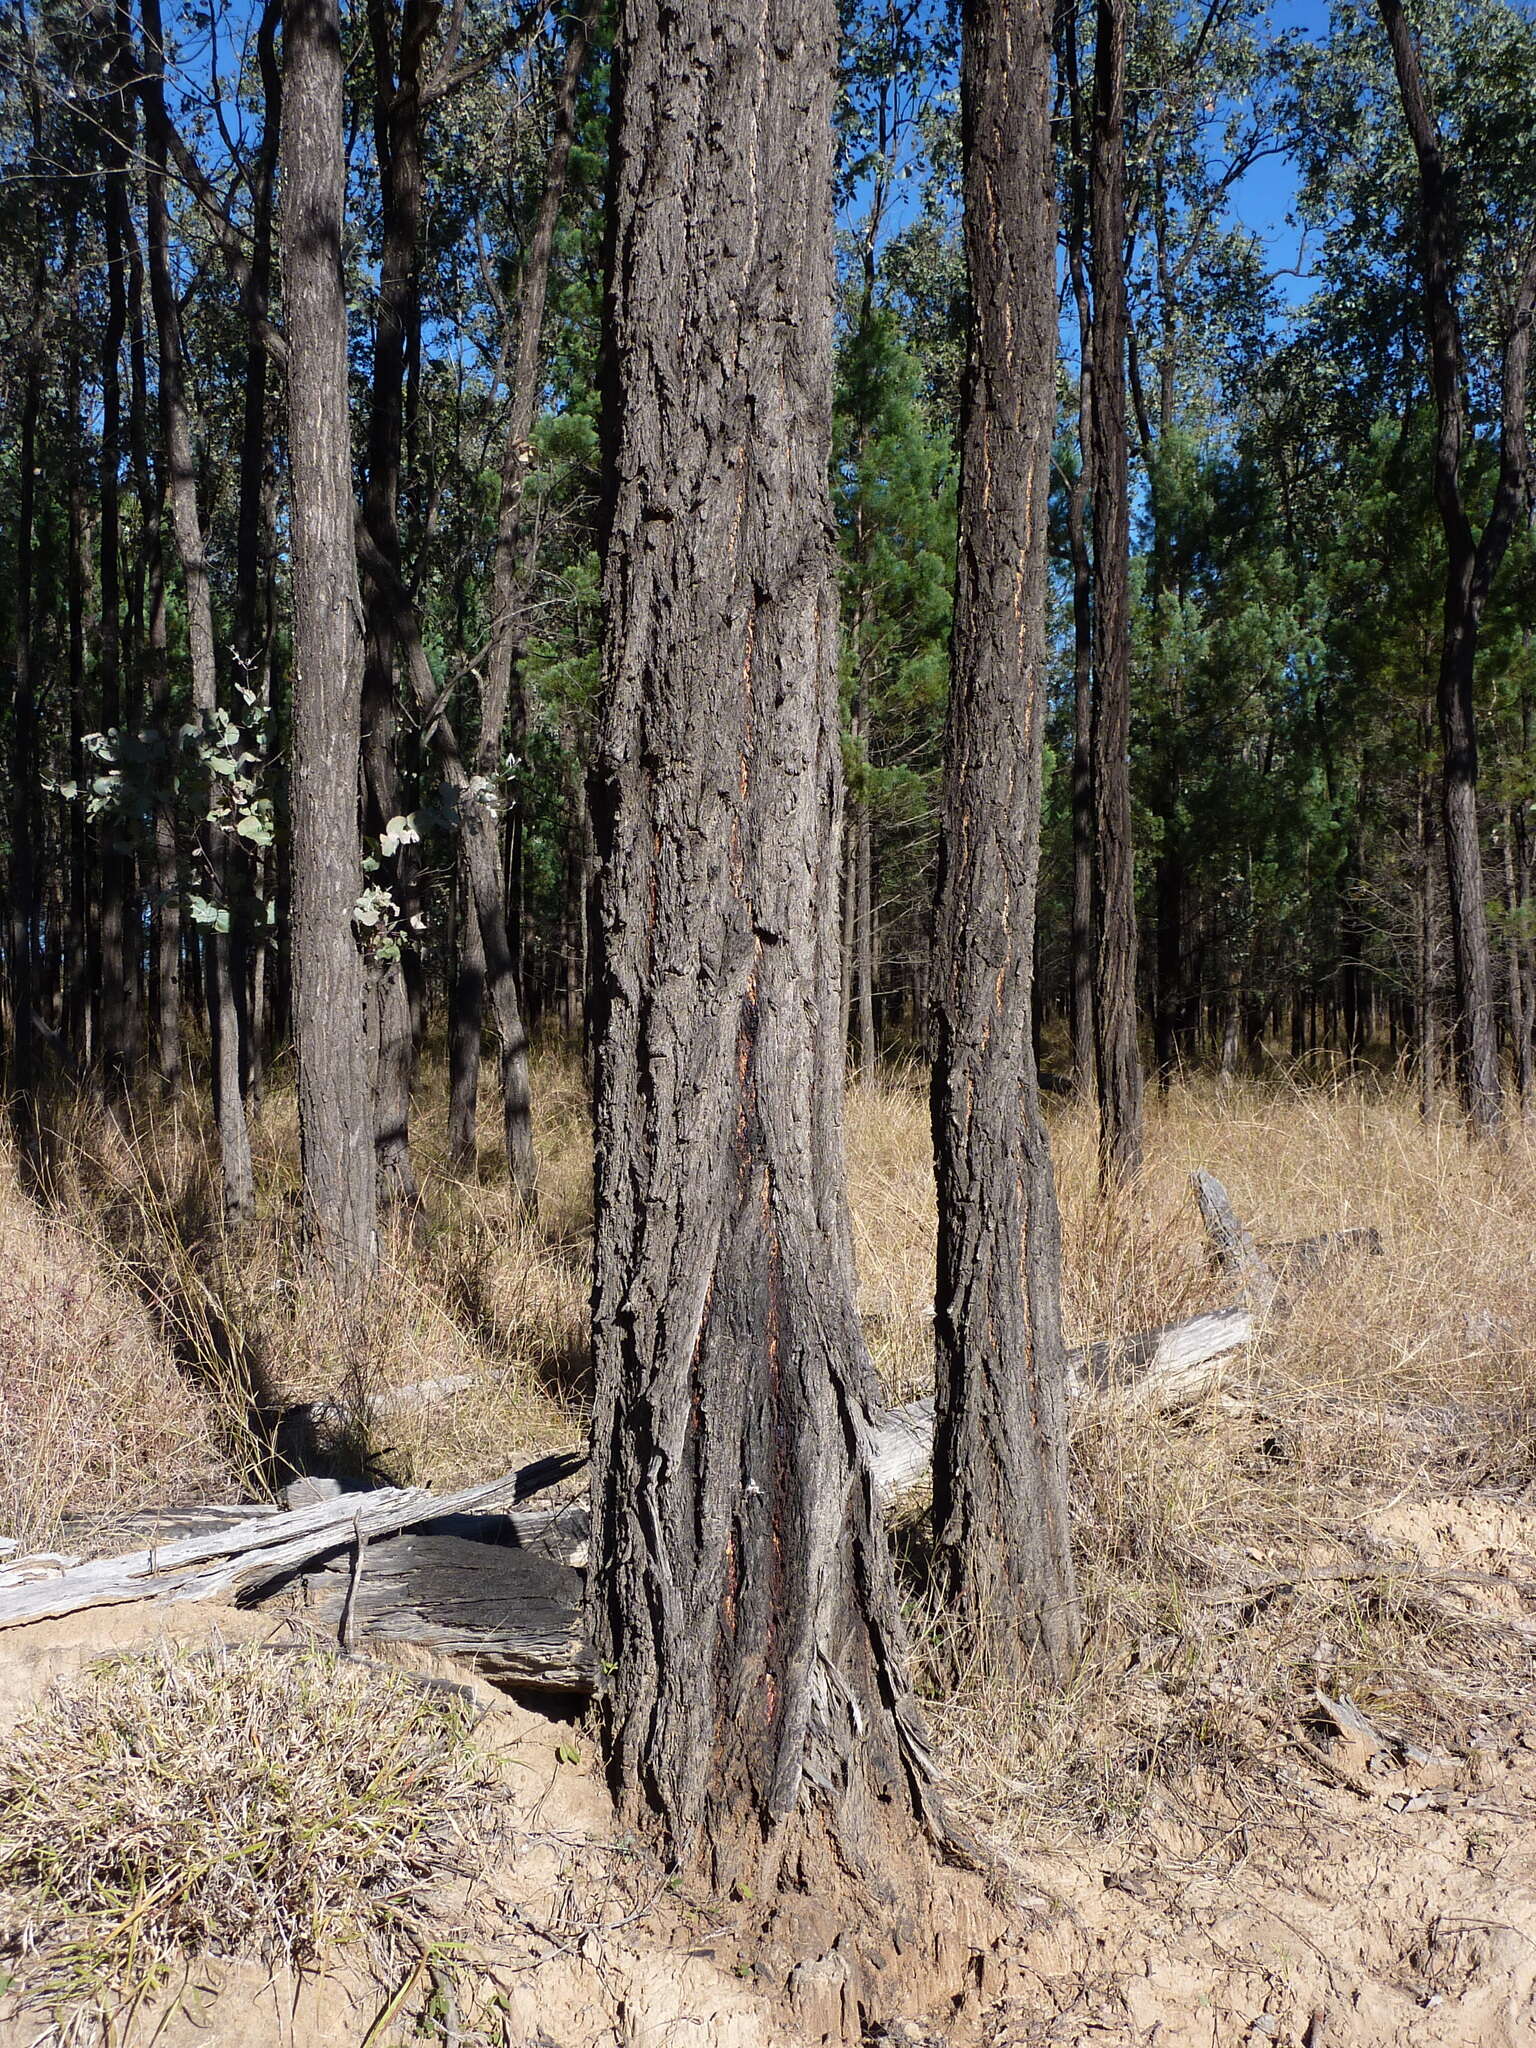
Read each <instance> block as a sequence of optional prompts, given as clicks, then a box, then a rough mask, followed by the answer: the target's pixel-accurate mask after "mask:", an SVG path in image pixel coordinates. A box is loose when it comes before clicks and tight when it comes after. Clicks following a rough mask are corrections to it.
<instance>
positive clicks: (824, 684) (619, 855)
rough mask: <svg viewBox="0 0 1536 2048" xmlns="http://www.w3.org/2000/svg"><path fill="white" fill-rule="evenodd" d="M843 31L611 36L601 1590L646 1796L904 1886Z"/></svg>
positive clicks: (608, 1660)
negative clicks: (857, 771)
mask: <svg viewBox="0 0 1536 2048" xmlns="http://www.w3.org/2000/svg"><path fill="white" fill-rule="evenodd" d="M836 36H837V19H836V14H835V12H834V10H833V8H832V7H831V5H830V4H829V0H765V7H764V10H763V12H761V13H759V12H757V11H755V10H748V11H746V12H744V13H741V12H734V11H730V10H727V11H724V12H722V11H721V10H720V9H718V8H715V7H712V6H709V5H708V4H706V0H676V4H671V0H669V4H668V5H667V6H665V7H664V6H662V5H661V4H660V0H624V4H623V6H622V7H621V10H620V17H619V24H618V32H617V42H616V61H617V66H618V72H619V78H620V89H619V93H618V96H617V100H616V106H615V130H614V138H613V152H614V153H613V201H612V204H613V208H614V213H613V227H612V234H611V237H610V250H611V257H610V262H611V272H610V278H609V291H608V320H609V333H608V344H609V355H608V360H609V365H610V374H609V384H608V389H607V410H606V415H605V420H606V436H607V439H606V450H605V453H606V477H607V491H608V497H607V505H606V534H605V560H604V587H605V594H606V599H607V608H608V619H607V630H606V638H605V646H604V702H603V714H602V721H601V732H600V741H599V748H598V754H597V759H596V763H595V766H594V769H593V775H592V808H593V816H594V820H595V823H596V828H597V837H598V845H599V850H600V853H601V855H602V857H603V868H602V889H601V918H600V927H599V947H598V962H597V973H596V983H595V996H594V1001H595V1005H596V1013H597V1014H596V1025H597V1028H596V1031H595V1034H594V1035H595V1041H596V1046H597V1077H596V1104H597V1179H596V1196H597V1206H596V1273H595V1280H594V1291H593V1344H594V1352H595V1362H596V1372H597V1396H596V1404H595V1412H594V1416H593V1429H592V1447H593V1448H592V1459H593V1464H592V1504H593V1539H592V1559H593V1568H594V1578H595V1584H594V1589H593V1600H592V1626H593V1634H594V1638H595V1647H596V1650H597V1655H598V1659H599V1663H600V1668H601V1670H602V1672H603V1674H604V1675H603V1685H602V1697H601V1703H600V1714H601V1725H602V1736H603V1744H604V1749H605V1753H606V1756H607V1759H608V1766H609V1774H610V1778H611V1782H612V1785H613V1789H614V1792H615V1794H616V1796H617V1799H618V1803H619V1808H620V1812H621V1814H622V1815H623V1816H624V1817H625V1819H626V1820H627V1821H628V1822H629V1823H631V1824H633V1825H637V1826H639V1827H641V1828H643V1829H645V1831H646V1832H648V1833H654V1835H656V1836H657V1837H659V1841H660V1846H661V1848H662V1850H663V1853H664V1854H665V1855H666V1856H667V1858H668V1860H669V1861H671V1862H673V1863H675V1864H676V1865H677V1866H679V1867H681V1868H684V1869H690V1870H694V1871H699V1872H701V1873H702V1874H703V1876H704V1877H705V1878H706V1879H707V1880H708V1881H711V1882H712V1883H713V1884H714V1885H715V1886H716V1887H717V1888H720V1889H727V1888H729V1887H730V1886H731V1885H732V1884H736V1885H739V1886H741V1887H742V1888H744V1889H746V1888H752V1889H753V1890H754V1892H755V1893H763V1894H771V1893H772V1892H774V1891H775V1890H777V1889H780V1888H812V1887H815V1888H824V1889H826V1890H827V1891H831V1890H832V1889H833V1888H835V1887H838V1886H839V1885H840V1882H841V1879H842V1874H843V1873H844V1872H846V1871H849V1870H852V1871H855V1872H858V1873H859V1874H860V1877H861V1881H862V1882H864V1883H866V1884H867V1883H869V1882H874V1883H875V1884H877V1885H878V1886H880V1887H881V1888H882V1890H883V1889H884V1887H886V1886H888V1885H889V1884H890V1883H891V1881H892V1880H893V1878H895V1877H896V1876H897V1874H898V1873H899V1874H900V1876H901V1878H902V1880H903V1881H904V1882H906V1883H908V1884H909V1885H910V1884H912V1883H913V1882H914V1881H915V1880H916V1878H917V1875H918V1873H919V1872H920V1871H922V1870H925V1869H926V1868H927V1852H926V1849H925V1848H924V1845H923V1843H922V1840H921V1834H920V1823H921V1821H922V1820H924V1819H927V1820H928V1821H929V1822H930V1824H931V1825H937V1820H938V1816H937V1811H936V1809H935V1808H934V1805H933V1794H932V1789H931V1785H930V1783H929V1769H928V1765H927V1762H926V1759H925V1750H924V1744H923V1739H922V1737H921V1734H920V1732H919V1728H918V1723H917V1719H916V1713H915V1708H914V1706H913V1702H912V1698H911V1694H910V1691H909V1688H908V1684H907V1680H906V1677H905V1674H904V1671H903V1668H902V1636H903V1632H902V1627H901V1621H900V1615H899V1611H898V1608H897V1604H896V1598H895V1586H894V1581H893V1577H892V1569H891V1563H890V1557H889V1553H888V1549H887V1545H886V1540H885V1537H884V1534H883V1531H882V1529H881V1526H880V1517H879V1512H878V1508H877V1505H876V1500H875V1495H874V1491H873V1486H872V1483H871V1479H870V1473H869V1463H868V1456H869V1451H868V1446H869V1432H870V1428H871V1422H872V1416H873V1412H874V1408H875V1406H876V1393H875V1387H874V1380H873V1373H872V1370H871V1367H870V1364H869V1360H868V1355H867V1353H866V1351H865V1348H864V1343H863V1339H862V1336H861V1334H860V1329H859V1321H858V1315H857V1311H856V1308H855V1303H854V1293H853V1272H852V1255H851V1231H850V1225H849V1219H848V1212H847V1195H846V1177H845V1171H844V1163H843V1150H842V1112H841V1099H842V1088H843V1060H842V1057H841V1048H840V1047H839V1045H838V1043H837V1024H838V964H837V963H838V935H837V928H836V927H837V919H836V891H835V888H834V878H835V876H836V874H837V859H836V849H837V834H838V829H839V824H840V814H841V784H842V777H841V737H840V732H839V716H838V688H837V646H836V633H837V595H836V588H835V582H834V576H833V561H832V552H831V545H830V542H831V534H832V515H831V506H830V503H829V495H828V484H827V463H828V455H829V445H830V418H831V404H832V280H833V272H832V239H831V177H832V148H831V126H830V119H831V110H832V99H833V86H834V79H835V47H836ZM885 1895H886V1896H889V1893H886V1894H885Z"/></svg>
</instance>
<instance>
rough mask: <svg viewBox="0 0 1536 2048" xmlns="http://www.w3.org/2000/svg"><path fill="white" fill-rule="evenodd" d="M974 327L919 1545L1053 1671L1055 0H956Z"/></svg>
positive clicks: (1044, 1671)
mask: <svg viewBox="0 0 1536 2048" xmlns="http://www.w3.org/2000/svg"><path fill="white" fill-rule="evenodd" d="M963 22H964V45H963V57H962V68H961V107H962V137H963V149H964V166H965V169H964V176H965V240H966V259H967V272H968V276H969V281H970V304H971V336H970V350H969V361H968V368H967V378H966V391H965V399H964V407H963V414H962V427H961V458H960V465H961V466H960V499H959V563H958V573H957V578H956V585H955V629H954V641H953V648H952V654H951V670H950V695H949V720H948V728H947V732H946V739H945V783H944V807H943V818H942V825H941V834H940V848H939V882H938V896H937V905H936V911H935V919H934V990H935V996H934V1005H933V1029H934V1047H935V1059H934V1068H933V1136H934V1158H935V1167H936V1173H937V1181H938V1209H939V1251H938V1291H937V1301H936V1320H935V1335H936V1340H937V1361H938V1372H937V1405H936V1410H935V1436H934V1471H933V1527H934V1564H935V1570H936V1574H937V1579H938V1584H939V1588H940V1592H941V1597H942V1599H943V1601H944V1606H945V1610H946V1613H947V1615H948V1618H949V1621H950V1623H951V1625H952V1627H953V1631H954V1635H953V1640H952V1642H951V1644H950V1646H949V1654H950V1657H951V1661H952V1662H954V1663H955V1664H956V1666H957V1668H964V1666H965V1665H966V1664H967V1663H969V1662H970V1661H971V1660H972V1659H974V1658H976V1657H977V1656H978V1655H979V1656H980V1657H981V1659H982V1660H983V1661H984V1663H985V1664H986V1666H987V1667H988V1668H989V1669H991V1670H994V1671H996V1672H998V1673H1000V1674H1006V1675H1008V1676H1010V1677H1019V1676H1022V1675H1024V1674H1026V1673H1030V1672H1032V1673H1033V1674H1034V1675H1036V1676H1045V1677H1061V1676H1064V1675H1065V1673H1066V1671H1067V1670H1068V1668H1069V1667H1070V1666H1071V1664H1072V1662H1073V1661H1074V1659H1075V1657H1076V1654H1077V1649H1078V1642H1079V1625H1078V1614H1077V1600H1076V1592H1075V1587H1074V1581H1073V1571H1072V1551H1071V1540H1070V1527H1069V1520H1068V1509H1067V1470H1066V1397H1065V1390H1064V1386H1063V1368H1064V1351H1063V1342H1062V1330H1061V1228H1060V1222H1059V1218H1058V1215H1057V1209H1056V1183H1055V1176H1054V1173H1053V1171H1052V1166H1051V1153H1050V1144H1049V1141H1048V1139H1047V1137H1046V1131H1045V1124H1044V1121H1043V1120H1042V1118H1041V1114H1040V1091H1039V1085H1038V1081H1037V1077H1036V1070H1035V1055H1034V1048H1033V1043H1032V1033H1031V1028H1030V1026H1031V1015H1032V1010H1033V1004H1034V989H1033V986H1032V982H1033V965H1034V962H1033V955H1034V934H1035V891H1036V881H1037V877H1038V871H1039V864H1040V824H1041V815H1040V814H1041V763H1042V749H1043V745H1044V728H1045V714H1046V689H1047V670H1048V663H1049V650H1048V646H1047V602H1048V592H1047V561H1046V541H1047V503H1048V493H1049V481H1050V459H1051V443H1052V439H1053V437H1054V431H1055V424H1056V299H1055V290H1054V264H1053V254H1054V249H1055V239H1056V209H1055V206H1054V204H1053V199H1052V173H1053V152H1052V147H1051V118H1050V117H1051V66H1050V49H1051V15H1050V10H1049V7H1048V6H1047V5H1046V0H1025V4H1024V5H1022V6H1017V5H1012V4H1010V0H969V4H968V5H967V7H966V10H965V13H964V17H963Z"/></svg>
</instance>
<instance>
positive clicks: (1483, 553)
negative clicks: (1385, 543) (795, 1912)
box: [1378, 0, 1536, 1136]
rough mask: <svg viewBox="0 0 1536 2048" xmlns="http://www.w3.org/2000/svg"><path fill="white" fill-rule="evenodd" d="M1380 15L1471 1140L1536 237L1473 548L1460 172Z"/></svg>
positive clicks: (1489, 1067)
mask: <svg viewBox="0 0 1536 2048" xmlns="http://www.w3.org/2000/svg"><path fill="white" fill-rule="evenodd" d="M1378 4H1379V6H1380V10H1381V18H1382V21H1383V23H1384V25H1385V27H1386V31H1387V40H1388V43H1389V44H1390V46H1391V50H1392V62H1393V67H1394V69H1395V70H1396V73H1397V84H1398V94H1399V97H1400V98H1401V100H1402V105H1403V114H1404V118H1405V120H1406V123H1407V128H1408V134H1409V138H1410V140H1411V141H1412V143H1413V148H1414V154H1415V156H1416V158H1417V160H1418V171H1419V203H1420V237H1421V251H1420V253H1421V259H1422V266H1423V274H1424V323H1425V329H1426V333H1427V336H1428V347H1429V369H1430V382H1431V385H1432V387H1433V389H1434V394H1435V452H1434V488H1435V502H1436V504H1437V506H1438V507H1439V511H1440V521H1441V525H1442V527H1443V528H1444V531H1445V541H1446V573H1445V598H1444V605H1443V610H1442V634H1441V648H1440V674H1439V685H1438V691H1437V707H1438V711H1439V719H1440V738H1441V745H1442V749H1443V753H1444V775H1443V781H1442V786H1441V813H1442V818H1443V821H1444V826H1445V865H1446V882H1447V910H1448V913H1449V920H1450V928H1451V948H1452V954H1453V957H1454V960H1455V967H1456V1027H1457V1032H1456V1035H1457V1042H1458V1052H1459V1062H1458V1064H1459V1071H1460V1080H1461V1094H1462V1100H1463V1103H1464V1105H1465V1107H1466V1111H1467V1115H1468V1117H1469V1119H1470V1121H1471V1123H1472V1126H1473V1128H1474V1130H1476V1131H1478V1132H1480V1133H1481V1134H1483V1135H1484V1136H1488V1135H1491V1134H1492V1133H1493V1132H1495V1131H1496V1130H1497V1129H1498V1127H1499V1125H1500V1123H1501V1122H1502V1120H1503V1115H1504V1100H1503V1097H1504V1090H1503V1081H1502V1077H1501V1075H1500V1072H1499V1056H1498V1039H1497V1034H1496V1031H1495V1024H1494V1002H1493V959H1492V953H1491V949H1490V946H1489V941H1488V919H1487V906H1486V902H1485V899H1484V883H1483V852H1482V839H1481V835H1480V832H1479V830H1478V816H1477V712H1476V669H1477V643H1478V635H1479V632H1480V630H1481V627H1482V620H1483V613H1484V610H1485V609H1486V606H1487V602H1488V595H1489V592H1490V590H1491V589H1492V587H1493V582H1494V579H1495V577H1496V576H1497V574H1498V572H1499V569H1500V566H1501V565H1502V563H1503V559H1504V556H1505V553H1506V552H1507V550H1508V547H1509V543H1510V540H1511V538H1512V537H1513V535H1514V533H1515V530H1516V528H1517V526H1518V524H1519V523H1520V521H1521V519H1522V518H1523V517H1525V516H1526V515H1527V514H1528V513H1529V511H1530V508H1531V502H1532V494H1533V490H1536V476H1533V464H1532V458H1531V448H1530V442H1529V438H1528V434H1527V427H1526V416H1525V415H1526V387H1527V382H1528V378H1529V370H1530V357H1531V330H1532V323H1533V317H1536V239H1530V238H1528V245H1527V247H1526V250H1525V252H1524V255H1523V258H1522V259H1521V262H1520V267H1519V269H1518V272H1517V274H1516V276H1515V280H1514V290H1513V292H1512V294H1511V297H1510V304H1509V308H1508V328H1507V333H1506V340H1505V345H1504V360H1503V364H1502V367H1501V376H1500V389H1499V469H1498V477H1497V480H1496V482H1495V485H1494V494H1493V503H1492V506H1491V509H1490V511H1489V514H1488V518H1487V520H1486V522H1485V524H1484V527H1483V531H1482V534H1481V535H1480V536H1479V535H1476V534H1475V533H1474V531H1473V527H1472V521H1471V518H1470V516H1469V514H1468V511H1467V507H1466V501H1465V498H1464V496H1463V492H1462V462H1463V457H1464V454H1465V452H1466V447H1467V443H1468V440H1469V438H1470V435H1471V427H1470V423H1469V421H1468V417H1467V403H1466V368H1465V361H1464V357H1463V351H1462V337H1461V318H1460V314H1459V312H1458V310H1457V302H1456V300H1457V282H1458V277H1457V270H1458V250H1459V245H1460V223H1459V220H1458V209H1457V203H1456V173H1455V171H1454V170H1453V169H1452V168H1451V167H1449V166H1448V165H1447V164H1446V161H1445V155H1444V149H1443V146H1442V143H1441V139H1440V133H1439V129H1438V126H1437V124H1436V121H1435V117H1434V115H1433V114H1432V112H1431V111H1430V108H1429V104H1428V102H1427V100H1426V99H1425V96H1424V86H1423V80H1422V77H1421V74H1420V67H1419V53H1418V46H1417V44H1416V42H1415V41H1414V36H1413V31H1412V29H1411V28H1410V26H1409V24H1408V20H1407V17H1406V16H1405V15H1404V13H1403V9H1402V0H1378Z"/></svg>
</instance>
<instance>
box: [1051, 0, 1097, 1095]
mask: <svg viewBox="0 0 1536 2048" xmlns="http://www.w3.org/2000/svg"><path fill="white" fill-rule="evenodd" d="M1059 20H1060V30H1061V37H1062V49H1061V69H1062V73H1063V76H1064V80H1065V84H1066V89H1067V104H1068V113H1069V116H1070V155H1069V157H1068V172H1067V209H1066V243H1067V272H1068V276H1069V279H1070V281H1071V286H1072V300H1073V304H1074V307H1075V309H1076V313H1077V450H1078V464H1077V474H1076V475H1075V476H1074V477H1073V478H1072V479H1071V481H1070V483H1069V485H1068V487H1067V541H1068V546H1069V549H1070V551H1071V558H1072V781H1071V802H1072V901H1071V909H1070V913H1069V919H1068V928H1067V1016H1068V1020H1069V1026H1070V1030H1071V1036H1072V1082H1073V1086H1074V1087H1075V1088H1076V1090H1077V1092H1078V1094H1079V1095H1080V1096H1082V1097H1083V1098H1084V1099H1085V1100H1086V1099H1087V1097H1088V1096H1089V1095H1091V1094H1092V1092H1093V1085H1094V1081H1093V1077H1094V1029H1093V841H1094V804H1093V555H1092V549H1091V547H1090V544H1089V530H1088V528H1089V518H1090V510H1091V506H1092V503H1093V482H1092V479H1093V466H1092V463H1093V306H1092V301H1091V300H1090V298H1089V295H1088V269H1087V260H1088V138H1087V130H1086V124H1085V121H1084V117H1083V95H1082V86H1081V83H1080V80H1079V77H1078V62H1077V9H1076V6H1075V5H1072V6H1067V7H1064V8H1063V9H1062V10H1061V13H1060V17H1059Z"/></svg>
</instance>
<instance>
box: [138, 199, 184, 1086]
mask: <svg viewBox="0 0 1536 2048" xmlns="http://www.w3.org/2000/svg"><path fill="white" fill-rule="evenodd" d="M123 237H124V242H125V244H126V248H127V252H128V314H129V320H128V363H129V380H128V391H129V398H128V446H129V457H130V462H131V465H132V470H133V479H134V487H135V491H136V493H137V496H138V501H139V532H140V540H139V548H138V553H137V557H136V560H135V583H134V590H135V596H136V599H137V598H138V597H139V596H140V595H142V605H140V604H139V603H138V602H135V603H134V604H133V605H131V606H130V608H129V610H130V616H134V617H137V620H138V625H139V631H138V633H137V634H136V636H135V645H136V654H137V658H136V660H135V661H134V662H133V664H132V673H133V674H134V675H135V677H136V678H137V680H138V683H139V689H140V694H141V697H142V698H143V699H144V700H145V701H146V702H147V704H148V708H149V712H150V715H151V716H152V718H153V720H154V723H155V725H156V727H157V728H158V730H159V736H160V743H161V747H162V749H163V762H162V766H161V774H160V778H159V781H158V785H157V787H156V789H155V799H154V820H153V828H152V829H153V837H154V854H153V860H154V894H153V909H152V915H151V918H150V931H151V934H152V957H153V962H154V966H153V973H152V978H151V991H150V997H151V1001H150V1008H151V1012H152V1014H153V1017H154V1032H153V1038H154V1050H155V1063H156V1066H157V1068H158V1071H159V1075H160V1087H161V1092H162V1093H163V1094H164V1096H165V1097H166V1099H167V1100H168V1101H169V1100H171V1099H173V1098H174V1097H175V1096H176V1095H178V1094H179V1093H180V1091H181V1084H182V1078H183V1074H182V1068H183V1057H182V1032H181V895H182V875H181V871H180V864H179V860H178V849H177V843H176V842H177V816H176V807H177V783H178V774H177V761H178V756H179V754H180V740H179V737H178V733H177V726H178V724H179V722H180V721H179V719H178V718H177V716H176V714H175V712H174V710H173V708H172V704H171V670H170V650H169V645H168V634H167V623H166V593H165V548H164V544H163V533H162V530H163V528H164V525H165V472H166V464H165V462H164V460H162V461H161V462H160V463H159V464H158V465H157V464H156V463H155V462H154V461H153V460H152V458H151V453H150V428H149V348H148V342H147V340H146V334H145V321H144V259H143V255H142V252H141V250H140V247H139V238H138V234H137V232H136V230H135V228H134V223H133V217H132V214H131V212H129V213H127V214H126V217H125V220H124V225H123ZM134 722H135V721H134V719H133V717H132V716H131V714H130V715H128V716H127V723H128V724H129V725H132V724H133V723H134Z"/></svg>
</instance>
